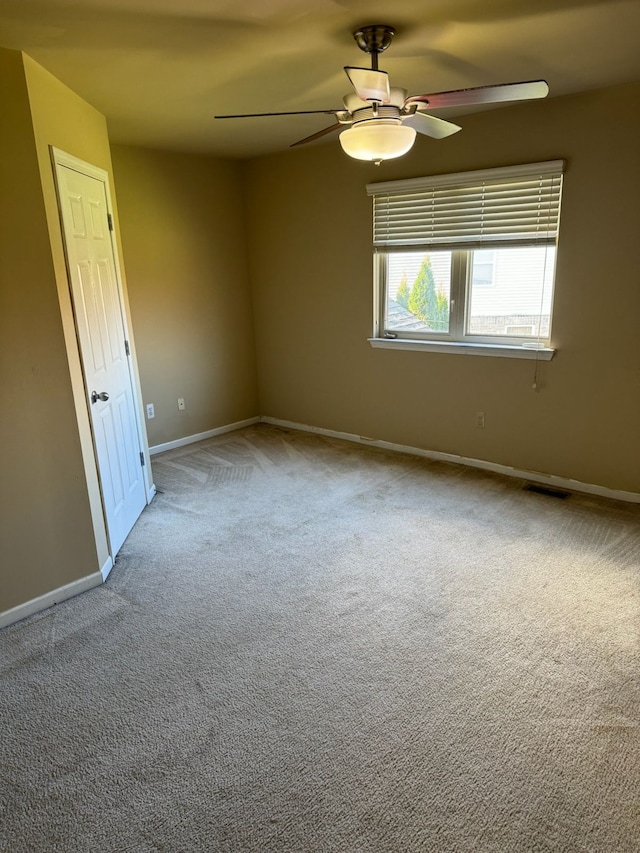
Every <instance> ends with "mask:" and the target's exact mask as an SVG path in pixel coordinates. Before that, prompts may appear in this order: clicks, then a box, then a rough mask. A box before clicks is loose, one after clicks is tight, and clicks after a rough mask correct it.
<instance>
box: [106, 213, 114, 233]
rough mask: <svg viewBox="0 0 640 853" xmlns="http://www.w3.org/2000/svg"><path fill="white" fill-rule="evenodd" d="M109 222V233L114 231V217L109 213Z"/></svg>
mask: <svg viewBox="0 0 640 853" xmlns="http://www.w3.org/2000/svg"><path fill="white" fill-rule="evenodd" d="M107 222H108V223H109V231H113V217H112V216H111V214H110V213H107Z"/></svg>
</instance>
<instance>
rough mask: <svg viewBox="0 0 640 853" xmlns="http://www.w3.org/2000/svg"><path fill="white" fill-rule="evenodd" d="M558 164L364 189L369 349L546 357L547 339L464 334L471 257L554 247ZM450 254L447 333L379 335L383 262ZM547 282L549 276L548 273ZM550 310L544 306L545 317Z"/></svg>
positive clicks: (382, 326)
mask: <svg viewBox="0 0 640 853" xmlns="http://www.w3.org/2000/svg"><path fill="white" fill-rule="evenodd" d="M563 172H564V161H562V160H553V161H548V162H544V163H531V164H526V165H521V166H510V167H505V168H499V169H486V170H480V171H473V172H461V173H457V174H453V175H438V176H433V177H427V178H413V179H409V180H405V181H386V182H382V183H375V184H369V185H368V186H367V193H368V194H369V195H370V196H372V197H373V201H374V330H373V337H372V338H370V339H369V341H370V343H371V345H372V346H374V347H384V348H394V349H415V350H428V351H439V352H443V351H448V352H457V353H467V354H474V355H494V356H503V357H515V358H543V359H550V358H552V357H553V354H554V349H553V348H552V346H551V339H550V334H551V331H549V337H538V338H532V337H524V336H523V337H520V338H518V337H515V336H507V335H491V336H489V335H470V334H467V333H466V331H465V330H466V328H467V316H468V311H469V303H470V297H471V261H472V250H473V249H491V248H494V249H495V248H501V247H509V246H511V247H514V248H515V247H518V248H524V247H529V246H539V247H540V246H556V245H557V238H558V229H559V215H560V201H561V188H562V175H563ZM437 250H450V251H451V252H452V265H451V290H450V294H449V299H450V304H451V314H450V325H449V331H448V332H447V333H443V332H421V331H412V332H404V333H403V335H402V338H400V337H398V336H397V334H396V333H394V332H393V331H392V330H387V329H385V320H386V308H387V282H386V269H387V255H388V254H389V253H390V252H398V251H400V252H402V251H415V252H422V251H424V252H425V253H427V252H429V251H437ZM554 278H555V272H554ZM552 312H553V304H552V305H551V314H552Z"/></svg>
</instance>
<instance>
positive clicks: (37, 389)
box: [0, 50, 98, 612]
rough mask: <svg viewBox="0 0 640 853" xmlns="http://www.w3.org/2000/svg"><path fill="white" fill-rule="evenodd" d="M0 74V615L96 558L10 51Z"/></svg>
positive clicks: (43, 226) (34, 171)
mask: <svg viewBox="0 0 640 853" xmlns="http://www.w3.org/2000/svg"><path fill="white" fill-rule="evenodd" d="M0 76H1V77H2V81H3V86H2V88H1V89H0V113H1V114H2V121H1V122H0V208H1V214H2V228H0V294H1V300H2V302H1V307H0V324H1V327H0V347H1V352H2V357H1V374H2V381H1V382H0V388H1V392H0V393H1V394H2V405H1V410H2V437H1V441H0V444H1V446H2V477H1V486H0V496H1V501H2V504H1V508H0V524H1V531H0V532H1V536H0V567H1V568H0V581H1V582H0V612H1V611H4V610H8V609H10V608H11V607H13V606H15V605H17V604H19V603H22V602H24V601H28V600H30V599H32V598H36V597H38V596H40V595H42V594H43V593H45V592H47V591H49V590H52V589H56V588H58V587H60V586H63V585H65V584H67V583H70V582H71V581H74V580H76V579H78V578H80V577H84V576H86V575H88V574H91V573H92V572H95V571H96V570H97V569H98V562H97V555H96V546H95V543H94V538H93V533H92V522H91V514H90V505H89V501H88V495H87V486H86V481H85V473H84V468H83V462H82V455H81V447H80V436H79V433H78V426H77V421H76V416H75V411H74V399H73V392H72V384H71V377H70V373H69V365H68V361H67V352H66V347H65V340H64V334H63V324H62V318H61V313H60V308H59V302H58V293H57V288H56V276H55V273H54V267H53V262H52V253H51V245H50V242H49V233H48V228H47V218H46V211H45V204H44V199H43V191H42V186H41V183H40V174H39V168H38V159H37V150H36V144H35V140H34V134H33V125H32V116H31V111H30V105H29V91H28V86H27V79H26V77H25V69H24V65H23V57H22V55H21V54H20V53H17V52H15V51H6V50H0Z"/></svg>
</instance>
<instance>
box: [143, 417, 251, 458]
mask: <svg viewBox="0 0 640 853" xmlns="http://www.w3.org/2000/svg"><path fill="white" fill-rule="evenodd" d="M257 423H260V418H259V417H255V418H247V419H246V420H245V421H237V422H236V423H235V424H227V425H226V426H221V427H216V429H210V430H207V431H206V432H198V433H196V434H195V435H186V436H185V437H184V438H177V439H176V440H175V441H167V442H166V443H165V444H156V445H155V446H154V447H150V448H149V453H150V455H151V456H155V455H156V454H157V453H164V452H165V450H175V448H176V447H184V446H185V445H187V444H195V443H196V442H197V441H204V440H205V438H213V437H214V436H215V435H222V434H223V433H225V432H233V431H234V430H236V429H242V428H243V427H248V426H253V424H257Z"/></svg>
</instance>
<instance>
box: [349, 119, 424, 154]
mask: <svg viewBox="0 0 640 853" xmlns="http://www.w3.org/2000/svg"><path fill="white" fill-rule="evenodd" d="M415 138H416V132H415V130H414V129H413V128H412V127H407V126H405V125H403V124H402V122H400V121H399V120H397V119H380V120H376V119H369V120H368V121H361V122H357V123H356V124H354V125H352V127H349V128H347V129H346V130H343V131H342V133H341V134H340V137H339V139H340V145H341V146H342V150H343V151H344V152H345V154H348V155H349V157H353V158H354V159H355V160H370V161H373V162H374V163H380V162H381V161H382V160H393V159H394V158H395V157H402V155H403V154H406V153H407V152H408V151H410V150H411V148H412V147H413V143H414V142H415Z"/></svg>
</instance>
